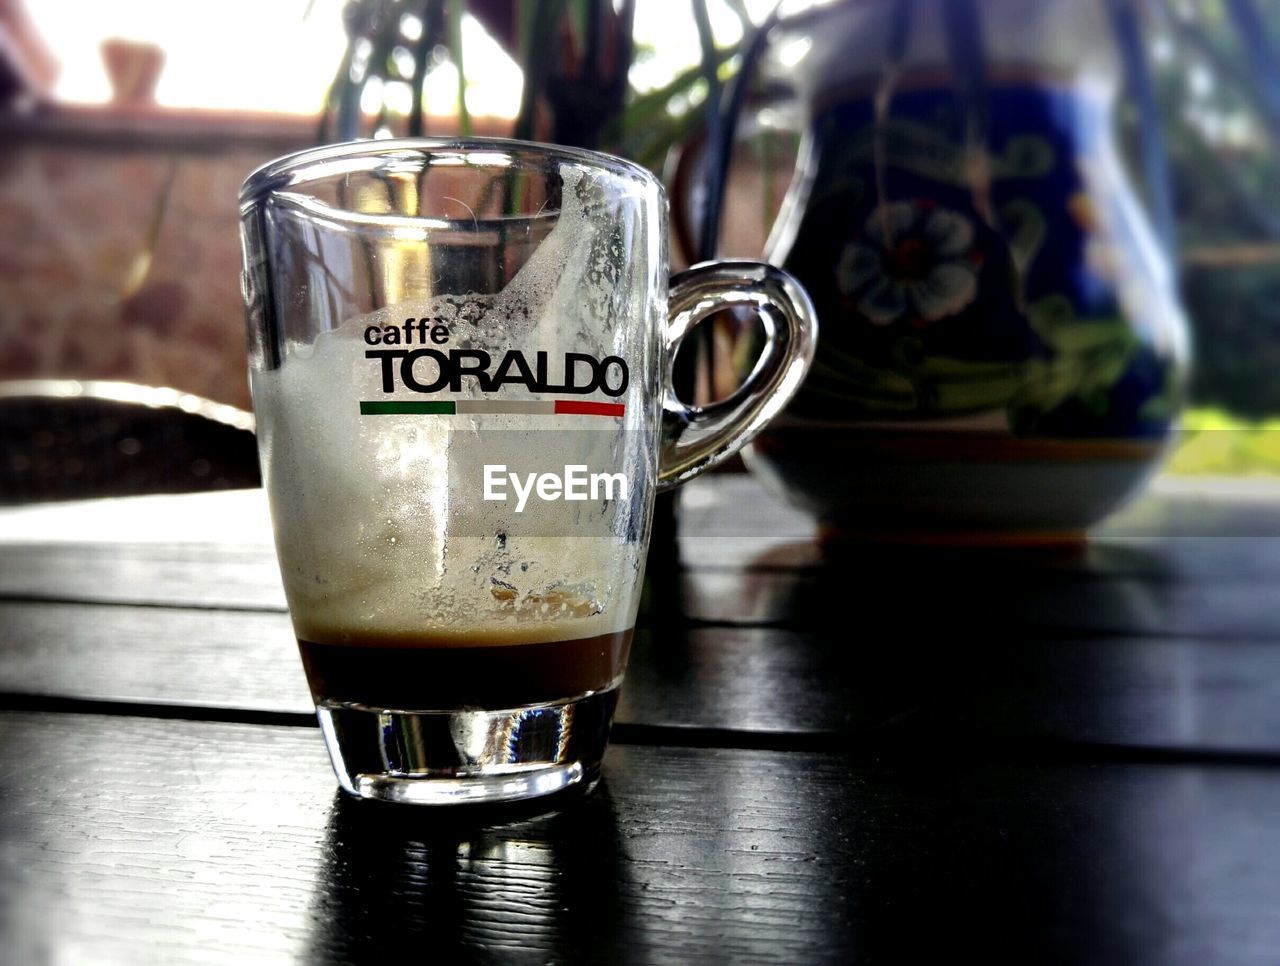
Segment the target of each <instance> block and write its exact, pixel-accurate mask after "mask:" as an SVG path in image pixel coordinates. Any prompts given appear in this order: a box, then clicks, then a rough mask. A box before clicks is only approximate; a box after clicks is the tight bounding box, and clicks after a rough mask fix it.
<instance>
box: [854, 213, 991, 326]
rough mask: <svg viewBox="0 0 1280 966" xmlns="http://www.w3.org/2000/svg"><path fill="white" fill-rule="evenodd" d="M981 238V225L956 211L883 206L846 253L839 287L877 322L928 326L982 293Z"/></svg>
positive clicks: (957, 310)
mask: <svg viewBox="0 0 1280 966" xmlns="http://www.w3.org/2000/svg"><path fill="white" fill-rule="evenodd" d="M973 243H974V230H973V225H971V224H970V223H969V220H968V219H967V218H965V217H964V216H963V215H961V214H960V213H959V212H956V211H953V210H951V209H950V208H939V207H936V206H933V205H929V204H917V203H915V202H910V201H896V202H893V203H891V204H887V205H881V206H880V207H879V208H877V209H876V210H875V211H873V212H872V213H871V217H869V218H868V219H867V224H866V227H865V229H864V230H863V234H862V235H861V237H859V238H858V239H856V240H854V241H851V242H849V244H847V245H845V247H844V251H843V252H841V253H840V260H839V261H838V262H837V263H836V285H837V287H838V288H839V290H840V292H841V294H843V295H844V296H845V297H846V298H847V299H849V300H850V301H851V302H852V303H853V304H854V305H855V306H856V307H857V310H858V311H859V312H860V313H862V314H863V315H864V316H866V317H867V319H869V320H870V321H871V322H873V323H874V324H876V325H892V324H893V323H894V322H898V321H901V320H904V319H905V320H909V321H910V323H911V324H912V325H913V326H915V327H916V328H926V327H928V326H930V325H933V324H934V323H935V322H939V321H941V320H942V319H945V318H947V317H948V316H951V315H955V314H956V313H957V312H959V311H960V310H961V309H963V308H964V307H965V306H967V305H968V304H969V303H970V302H972V301H973V300H974V298H975V297H976V296H977V294H978V269H979V267H980V266H981V264H982V256H981V254H980V253H979V252H977V251H976V250H975V249H974V247H973Z"/></svg>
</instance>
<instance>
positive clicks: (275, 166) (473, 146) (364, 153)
mask: <svg viewBox="0 0 1280 966" xmlns="http://www.w3.org/2000/svg"><path fill="white" fill-rule="evenodd" d="M396 152H404V153H410V154H412V153H413V152H419V153H421V154H424V155H426V154H430V153H436V152H439V153H443V152H468V153H474V154H476V155H482V154H495V155H496V154H507V155H514V156H516V157H517V158H528V159H538V160H541V161H543V162H545V161H547V160H550V159H552V158H560V159H564V160H568V161H577V162H579V163H581V164H588V165H591V166H593V167H595V168H598V169H602V170H604V171H607V172H609V173H610V174H613V175H617V176H619V177H627V178H638V179H640V180H642V181H645V182H647V183H648V184H649V185H651V186H652V187H654V188H657V189H658V191H659V193H660V194H662V195H665V194H666V190H665V189H664V188H663V185H662V182H661V180H659V179H658V178H657V177H656V176H655V175H654V174H653V172H652V171H650V170H649V169H648V168H646V167H644V166H643V165H640V164H637V163H636V162H634V161H628V160H627V159H626V158H620V157H618V156H617V155H613V154H606V153H605V152H603V151H593V150H590V149H587V148H575V147H567V146H565V145H561V144H545V143H542V142H540V141H520V140H516V139H514V138H494V137H415V138H365V139H361V140H358V141H344V142H341V143H338V144H326V145H322V146H320V147H311V148H303V149H302V150H300V151H293V152H291V153H289V154H285V155H282V156H281V157H278V158H276V159H274V160H272V161H268V162H267V163H266V164H263V165H261V166H259V167H258V168H255V169H254V170H253V171H252V172H251V173H250V174H249V176H248V177H247V178H245V180H244V183H243V184H242V185H241V186H240V209H241V212H242V213H243V212H244V211H245V210H246V209H248V208H251V207H252V206H253V205H255V204H257V203H258V202H260V201H261V200H262V199H263V198H265V197H266V196H267V195H269V194H271V193H272V192H274V191H278V190H280V189H282V188H288V187H293V186H298V185H305V184H307V183H308V182H310V181H315V180H318V179H319V178H320V177H321V176H323V175H325V174H332V173H334V171H333V169H334V168H335V167H340V166H341V165H342V163H343V162H357V161H365V160H367V159H369V158H376V157H378V156H380V155H386V154H393V153H396ZM491 164H492V166H493V167H495V168H497V167H505V165H497V164H495V163H492V162H491ZM317 168H319V169H321V171H320V172H318V173H310V174H309V172H313V169H317ZM353 170H354V169H353Z"/></svg>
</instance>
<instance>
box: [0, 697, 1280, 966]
mask: <svg viewBox="0 0 1280 966" xmlns="http://www.w3.org/2000/svg"><path fill="white" fill-rule="evenodd" d="M0 803H2V804H3V808H2V809H0V884H2V886H3V894H4V896H5V900H6V901H5V902H4V903H3V904H0V928H2V931H3V933H4V935H5V936H6V938H7V945H6V955H7V957H10V961H13V962H29V961H38V960H39V959H44V960H46V961H55V962H164V963H173V964H185V963H232V962H234V963H239V962H244V961H253V962H263V961H275V962H284V961H294V962H318V963H329V962H351V961H375V960H378V961H386V960H387V959H389V958H390V957H391V956H392V955H393V953H395V952H399V951H403V950H405V949H410V950H413V951H414V955H415V958H419V959H421V958H426V959H431V960H438V961H444V962H453V961H459V960H462V961H479V962H546V961H564V962H577V961H594V962H691V961H719V962H724V961H731V962H848V961H866V962H913V961H920V958H921V957H936V956H939V955H945V957H947V958H951V957H954V956H955V955H956V951H957V950H966V951H968V950H972V951H973V952H974V954H975V955H978V956H980V958H981V959H982V960H983V961H987V962H992V961H1015V960H1016V961H1021V962H1044V963H1078V962H1091V963H1113V962H1114V963H1160V964H1182V963H1186V964H1197V966H1198V964H1202V963H1206V962H1213V963H1273V962H1275V961H1276V958H1277V957H1278V956H1280V919H1277V918H1276V916H1275V915H1274V912H1275V908H1276V906H1277V902H1280V885H1277V883H1278V881H1280V880H1278V879H1277V877H1276V876H1275V875H1274V871H1275V868H1274V864H1273V858H1274V856H1276V855H1277V854H1280V776H1276V775H1275V774H1274V773H1272V772H1269V771H1255V770H1250V769H1242V768H1213V769H1207V768H1194V767H1177V768H1171V767H1167V766H1128V767H1112V768H1105V769H1100V768H1097V767H1094V766H1088V765H1059V766H1053V767H1050V766H1042V765H1040V766H1038V765H1027V764H1017V763H1004V764H999V763H995V764H988V765H980V764H974V763H972V762H969V761H967V760H963V759H953V758H949V757H947V756H945V755H943V756H939V757H937V758H934V759H929V760H925V761H920V762H916V763H900V764H898V765H895V766H893V767H886V766H877V765H875V764H870V763H868V764H857V763H855V762H852V761H848V760H842V759H840V758H838V757H835V756H830V755H810V754H799V753H786V754H779V753H771V752H758V751H754V752H753V751H725V750H696V749H676V748H625V747H615V748H614V749H612V750H611V751H610V753H609V757H608V759H607V761H606V765H605V780H604V783H603V784H602V786H601V787H600V789H598V791H597V793H596V794H595V795H594V796H592V797H590V798H589V799H587V800H585V801H581V802H576V803H571V804H569V805H567V806H566V807H565V808H564V809H563V810H561V811H558V812H553V813H551V814H547V815H541V816H534V817H530V816H528V815H525V816H523V817H522V816H521V815H520V814H515V813H494V812H490V813H484V814H483V815H482V816H479V817H476V816H473V817H471V818H465V817H461V818H450V817H447V816H446V817H441V816H438V815H437V814H436V813H425V812H419V811H417V810H416V809H406V808H399V809H397V808H394V807H392V808H388V807H379V806H376V805H369V804H367V803H357V802H347V801H344V800H338V799H336V798H335V793H334V785H333V779H332V775H331V773H330V772H329V768H328V764H327V762H326V760H325V758H324V754H323V751H322V748H321V743H320V741H319V736H318V734H317V733H316V732H314V731H307V730H302V729H291V728H270V727H264V726H245V725H231V724H208V723H191V722H166V723H163V724H160V723H158V722H154V721H141V720H136V719H128V718H103V717H95V716H81V715H42V714H5V715H0ZM1172 843H1177V847H1176V848H1175V847H1171V845H1172Z"/></svg>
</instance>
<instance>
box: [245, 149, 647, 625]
mask: <svg viewBox="0 0 1280 966" xmlns="http://www.w3.org/2000/svg"><path fill="white" fill-rule="evenodd" d="M561 176H562V178H563V181H564V190H563V199H564V201H563V208H562V211H561V213H560V216H559V219H558V221H557V223H556V225H555V227H554V228H553V229H552V230H551V232H550V233H549V234H548V235H547V237H546V238H545V239H544V240H543V242H542V243H541V244H540V245H539V246H538V248H537V250H536V251H535V252H534V253H533V255H532V256H531V257H530V258H529V260H528V261H527V262H526V263H525V264H524V266H523V267H522V268H521V270H520V271H519V273H518V274H517V275H516V276H515V278H513V279H512V281H511V282H510V283H509V284H508V285H507V286H506V288H505V289H503V290H502V291H501V292H500V293H497V294H496V295H485V296H477V295H474V294H461V295H458V294H438V295H435V296H434V297H432V298H429V299H425V300H423V299H420V300H414V301H408V302H401V303H399V304H397V305H394V306H390V307H388V308H386V309H382V310H380V311H378V312H375V313H372V314H371V315H367V316H360V317H356V318H352V319H349V320H347V321H346V322H344V323H343V324H342V325H341V326H339V327H337V328H334V329H332V330H330V331H327V332H324V333H322V334H321V335H320V336H319V337H317V339H316V340H315V342H314V344H313V345H311V346H295V347H292V351H291V352H289V353H288V355H287V357H286V361H285V362H284V363H283V365H281V366H280V367H279V368H277V369H272V370H262V371H255V372H254V373H253V394H254V400H255V408H256V409H257V413H258V433H259V442H260V447H261V451H262V457H263V467H264V474H265V477H266V483H267V488H268V491H269V495H270V500H271V505H272V516H273V520H274V523H275V528H276V541H277V547H278V550H279V554H280V559H281V564H282V568H281V569H282V573H283V576H284V583H285V590H286V593H287V596H288V599H289V605H290V611H291V613H292V615H293V619H294V625H295V629H296V631H297V633H298V636H299V637H303V638H305V639H307V640H311V641H315V642H319V643H354V644H358V643H360V642H361V638H362V636H363V635H367V636H368V637H370V638H373V637H378V638H386V636H388V635H392V636H401V635H402V636H404V637H405V638H406V640H407V639H409V638H411V637H412V636H415V635H421V636H422V637H423V638H428V639H430V640H431V641H432V642H433V643H435V644H437V645H441V644H447V643H450V642H456V643H457V644H459V645H462V644H477V643H482V642H484V643H494V644H499V643H516V642H530V643H532V642H541V641H554V640H564V639H569V638H581V637H588V636H593V635H596V634H603V633H609V632H614V631H620V630H625V629H627V628H629V627H631V626H632V625H633V624H634V620H635V612H636V607H637V602H638V595H639V585H640V576H641V572H642V566H643V561H642V558H641V553H640V549H641V546H642V545H643V539H640V537H642V535H643V533H644V532H647V525H648V521H647V512H644V513H640V514H639V517H640V519H641V524H640V527H639V531H637V528H636V526H635V523H634V520H635V514H636V509H635V507H633V506H616V505H615V506H612V507H608V506H606V507H603V508H602V507H600V506H599V505H597V504H591V503H585V504H581V505H578V506H574V507H571V508H570V507H566V506H565V505H564V504H560V505H558V506H554V507H553V506H550V505H547V504H541V503H538V502H537V501H530V504H529V506H528V507H527V508H526V510H525V512H524V513H522V514H520V516H518V517H517V516H515V515H514V513H513V508H512V506H511V505H507V504H500V503H492V502H485V501H484V500H483V499H482V495H483V491H482V478H483V466H484V464H485V463H486V462H492V447H491V446H489V445H487V444H486V439H495V438H497V437H495V436H493V435H492V434H494V433H495V432H502V431H506V432H505V433H503V436H504V438H507V439H510V438H512V437H511V436H510V434H511V433H516V432H519V433H526V434H527V436H528V446H529V447H530V448H531V451H535V452H539V459H542V460H544V462H545V464H546V469H548V470H552V469H554V470H560V469H562V467H563V465H566V464H570V463H578V464H587V465H590V466H591V467H592V469H593V470H596V469H598V470H608V471H611V472H612V471H618V470H625V471H626V472H628V473H629V474H634V475H635V477H637V478H638V479H636V480H634V481H633V494H632V495H633V499H645V498H646V497H647V494H646V488H647V484H646V482H645V481H646V480H648V479H651V478H652V476H653V473H654V470H655V465H656V455H655V453H654V452H653V448H652V445H651V444H650V442H649V441H648V438H647V435H646V434H643V433H640V432H637V431H636V430H638V429H639V428H640V427H641V426H642V425H644V423H645V422H646V421H647V419H649V418H651V414H647V413H645V412H643V409H644V407H645V406H647V405H649V400H650V399H651V398H653V396H654V393H653V392H652V387H647V386H646V385H645V381H646V378H647V376H646V375H645V373H647V372H649V371H650V370H652V368H653V367H652V365H651V364H650V361H649V358H648V356H649V353H650V352H652V351H653V347H652V346H651V345H650V344H649V342H648V340H647V338H636V336H635V332H636V330H637V329H638V328H643V327H638V326H636V325H635V324H633V323H632V324H628V320H633V319H634V318H635V317H636V313H637V312H639V313H641V316H640V317H642V318H643V317H644V316H643V313H644V312H645V311H646V307H645V306H644V305H640V304H635V303H634V302H633V301H630V300H633V299H635V298H637V296H636V295H634V294H633V293H634V292H637V291H641V292H642V291H643V289H644V286H643V285H628V284H622V283H621V282H620V281H619V272H620V271H629V270H630V269H628V268H627V267H626V266H625V262H623V260H622V259H620V258H619V257H618V256H619V254H620V251H621V246H620V245H619V244H617V242H618V240H617V239H616V238H609V237H606V232H607V230H608V227H607V226H610V225H614V224H616V223H617V221H618V217H617V213H616V212H610V213H608V217H599V216H598V213H597V212H593V210H592V208H593V204H596V203H597V201H593V191H592V185H591V183H590V180H591V179H590V175H589V173H588V172H587V171H586V170H585V169H582V168H579V167H577V166H575V165H563V166H562V167H561ZM593 215H595V217H593ZM602 225H603V226H606V227H604V228H602V227H600V226H602ZM633 227H635V226H633ZM638 230H643V228H642V227H640V228H639V229H638ZM620 266H621V267H620ZM418 317H429V318H432V319H444V320H446V323H447V324H448V325H449V328H450V332H451V338H450V342H449V346H448V347H449V348H453V347H456V348H482V349H484V350H485V351H487V352H489V353H490V354H491V355H492V356H493V357H494V358H495V359H497V358H500V357H501V355H502V353H503V352H504V351H505V350H506V349H509V348H519V349H521V350H522V351H524V352H525V353H526V354H527V355H529V356H530V357H532V354H533V353H534V352H536V351H539V350H543V351H547V352H549V353H551V355H552V357H553V358H554V357H557V356H558V355H562V354H563V353H564V352H566V351H568V352H588V353H592V354H596V355H624V356H625V357H627V358H629V359H630V360H632V365H633V371H634V377H633V381H632V386H631V388H630V389H629V390H628V392H627V397H626V398H625V399H624V400H618V401H622V402H626V403H627V416H626V428H627V429H629V430H630V432H623V431H618V432H609V431H606V430H617V429H618V427H617V426H616V424H614V423H612V422H606V421H604V420H594V421H593V420H592V419H591V418H590V417H586V418H585V420H584V417H574V416H568V417H561V416H556V417H541V418H537V417H529V416H523V415H503V414H484V415H473V416H467V415H455V416H448V417H436V416H422V415H391V416H385V415H384V416H362V415H361V414H360V411H359V401H360V400H376V399H385V398H391V397H387V396H384V394H383V387H382V383H381V377H380V367H379V365H378V364H377V362H376V361H373V360H370V359H367V358H366V357H365V352H366V350H367V349H369V345H368V344H366V342H365V341H364V333H365V331H366V329H367V327H368V326H371V325H373V326H383V325H399V324H401V323H403V321H404V320H405V319H406V318H418ZM629 340H630V341H629ZM408 396H409V397H410V398H412V397H413V394H412V393H410V394H408ZM395 398H397V399H402V398H406V397H405V395H404V390H403V389H401V390H399V393H398V394H397V395H396V396H395ZM416 398H432V399H451V400H455V401H456V400H460V399H468V398H494V397H483V396H482V394H481V393H480V392H479V389H478V386H477V384H476V381H475V380H465V381H464V383H463V391H462V392H461V393H451V394H446V395H442V396H431V397H416ZM501 398H503V399H511V400H518V399H528V398H537V397H531V396H530V395H529V394H528V392H527V390H525V389H524V387H522V386H504V387H503V389H502V396H501ZM565 429H585V430H592V431H591V432H582V433H569V432H563V430H565ZM549 430H550V431H549ZM624 439H625V440H626V443H625V444H624V443H623V442H622V441H623V440H624ZM540 448H545V449H548V450H554V451H548V452H546V453H545V458H544V456H543V454H542V453H541V452H540V451H539V450H540ZM637 482H638V483H640V484H641V486H638V487H637V486H636V485H635V484H636V483H637ZM539 514H542V517H541V518H540V517H539ZM628 518H630V519H631V521H632V522H631V525H630V526H629V527H628V525H627V520H628Z"/></svg>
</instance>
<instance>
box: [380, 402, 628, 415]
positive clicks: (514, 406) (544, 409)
mask: <svg viewBox="0 0 1280 966" xmlns="http://www.w3.org/2000/svg"><path fill="white" fill-rule="evenodd" d="M626 411H627V407H626V406H625V405H623V404H622V403H599V402H581V401H579V400H576V399H556V400H553V401H547V402H541V401H536V402H535V401H523V402H514V401H513V402H502V401H499V400H489V399H460V400H458V401H457V402H422V401H419V400H407V399H406V400H394V399H365V400H362V401H361V402H360V415H361V416H454V415H470V414H478V413H505V414H510V415H519V416H615V417H616V416H622V415H625V414H626Z"/></svg>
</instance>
